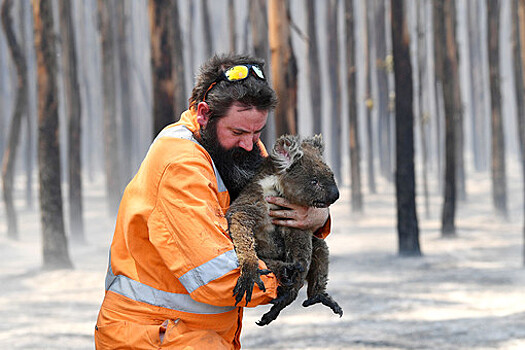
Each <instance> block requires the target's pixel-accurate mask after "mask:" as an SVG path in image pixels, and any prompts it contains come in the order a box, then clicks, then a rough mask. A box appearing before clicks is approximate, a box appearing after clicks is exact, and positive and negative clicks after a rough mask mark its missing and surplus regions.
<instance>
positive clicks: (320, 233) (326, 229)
mask: <svg viewBox="0 0 525 350" xmlns="http://www.w3.org/2000/svg"><path fill="white" fill-rule="evenodd" d="M331 228H332V218H331V217H330V216H329V217H328V220H326V223H325V224H324V226H323V227H321V228H320V229H318V230H317V231H315V232H314V235H315V236H316V237H317V238H322V239H325V238H326V237H328V235H329V234H330V231H331Z"/></svg>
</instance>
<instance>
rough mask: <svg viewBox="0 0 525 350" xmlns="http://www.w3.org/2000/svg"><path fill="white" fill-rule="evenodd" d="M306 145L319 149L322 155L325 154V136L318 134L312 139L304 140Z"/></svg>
mask: <svg viewBox="0 0 525 350" xmlns="http://www.w3.org/2000/svg"><path fill="white" fill-rule="evenodd" d="M303 142H304V143H307V144H309V145H311V146H313V147H314V148H317V149H318V150H319V152H320V153H321V154H323V152H324V142H323V136H321V134H317V135H315V136H312V137H307V138H305V139H304V140H303Z"/></svg>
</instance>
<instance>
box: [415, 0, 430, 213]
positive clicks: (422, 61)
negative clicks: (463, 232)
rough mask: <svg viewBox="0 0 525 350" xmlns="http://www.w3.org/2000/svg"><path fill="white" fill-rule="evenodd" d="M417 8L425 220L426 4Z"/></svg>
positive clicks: (419, 111) (426, 116)
mask: <svg viewBox="0 0 525 350" xmlns="http://www.w3.org/2000/svg"><path fill="white" fill-rule="evenodd" d="M416 7H417V10H416V12H417V16H418V18H417V62H418V64H417V67H418V81H419V85H418V92H417V94H418V99H419V110H418V113H419V132H420V139H421V163H422V164H421V167H422V173H423V174H422V178H423V195H424V198H425V216H426V218H427V219H429V218H430V198H429V191H428V134H427V124H428V121H429V111H428V110H427V108H428V107H427V106H426V104H425V103H424V102H425V94H424V91H425V89H424V84H425V82H426V78H425V77H426V72H427V64H426V57H427V55H426V54H427V46H426V39H425V35H426V29H425V27H426V23H427V16H426V2H422V1H418V2H417V3H416Z"/></svg>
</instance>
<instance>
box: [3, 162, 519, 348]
mask: <svg viewBox="0 0 525 350" xmlns="http://www.w3.org/2000/svg"><path fill="white" fill-rule="evenodd" d="M514 170H515V171H512V169H511V170H510V171H509V174H510V175H509V183H508V190H509V208H510V215H509V218H508V219H506V220H504V219H501V218H498V217H497V216H495V215H494V214H493V211H492V205H491V203H492V200H491V198H492V197H491V193H490V189H491V186H490V181H489V179H488V178H487V176H486V174H474V175H472V176H471V177H470V178H469V182H468V187H467V190H468V201H467V202H464V203H459V205H458V210H457V227H458V229H457V237H456V238H452V239H444V238H441V235H440V220H439V217H440V213H441V209H440V207H441V198H440V196H439V195H438V193H437V192H438V191H437V190H435V191H433V193H434V192H435V193H434V194H433V195H432V196H431V198H430V211H431V215H430V218H426V216H425V214H424V210H423V198H422V197H418V206H419V209H420V210H419V225H420V230H421V232H420V242H421V248H422V252H423V256H422V257H410V258H402V257H399V256H398V255H397V234H396V228H395V227H396V211H395V197H394V189H393V188H392V186H391V185H386V184H381V183H380V186H379V189H378V193H379V194H366V195H365V212H364V214H352V213H351V211H350V202H349V190H348V189H347V188H344V189H343V190H342V197H341V199H340V200H339V201H338V202H337V203H336V204H335V205H334V206H333V208H332V217H333V230H332V234H331V235H330V236H329V237H328V238H327V243H328V245H329V247H330V252H331V265H330V281H329V284H328V291H329V292H330V293H331V294H332V296H333V297H334V298H335V299H336V300H337V301H338V302H339V303H340V305H341V306H342V307H343V309H344V315H343V317H342V318H339V317H338V316H336V315H334V314H332V312H331V311H330V310H329V309H327V308H325V307H323V306H320V305H315V306H312V307H310V308H303V307H302V306H301V305H300V304H301V301H302V300H304V299H305V294H304V291H301V294H300V295H299V300H298V301H296V302H295V303H294V304H292V305H291V306H290V307H288V308H287V309H285V310H283V312H282V313H281V315H280V316H279V317H278V319H277V320H276V321H274V322H273V323H272V324H270V325H269V326H266V327H259V326H257V325H256V324H255V322H256V321H257V320H258V319H259V318H260V316H261V315H262V314H263V313H264V312H265V311H267V310H268V307H267V306H262V307H258V308H255V309H246V312H245V318H244V323H243V334H242V339H241V340H242V344H243V348H244V349H439V350H447V349H450V350H452V349H454V350H456V349H506V350H517V349H525V268H524V267H523V256H522V249H523V237H522V224H523V211H522V203H521V201H520V200H521V198H522V196H521V193H522V192H521V191H522V185H521V183H522V182H521V176H520V175H519V174H520V172H519V171H518V170H516V169H514ZM18 192H19V193H18V197H22V191H21V190H19V191H18ZM85 193H86V199H85V207H86V218H85V220H86V229H87V235H86V236H87V241H88V242H87V244H84V245H82V244H78V243H71V244H70V253H71V257H72V259H73V261H74V265H75V269H74V270H60V271H42V270H41V238H40V221H39V218H38V215H37V213H35V211H32V210H24V209H21V212H20V217H19V223H20V227H21V234H20V236H21V237H20V240H19V241H11V240H8V239H7V238H6V237H5V231H6V227H5V226H6V224H5V219H4V217H2V219H1V220H0V232H1V233H2V236H0V319H1V320H2V322H0V349H93V348H94V345H93V331H94V326H95V320H96V317H97V312H98V308H99V306H100V303H101V301H102V298H103V293H104V291H103V289H104V277H105V272H106V267H107V258H108V247H109V244H110V241H111V236H112V231H113V225H114V219H113V218H106V216H105V214H104V213H105V204H103V203H104V199H103V195H104V191H103V186H102V182H101V181H98V182H95V183H93V184H88V185H86V188H85ZM101 203H102V204H101ZM17 207H19V208H23V207H24V203H23V201H21V200H20V201H19V202H17ZM0 212H1V213H2V215H4V209H3V207H1V205H0Z"/></svg>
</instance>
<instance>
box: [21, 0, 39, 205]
mask: <svg viewBox="0 0 525 350" xmlns="http://www.w3.org/2000/svg"><path fill="white" fill-rule="evenodd" d="M30 6H31V3H30V2H25V1H22V2H20V5H19V27H20V42H21V43H23V44H21V49H22V54H23V55H24V56H25V57H26V62H27V70H26V79H27V107H26V111H27V113H26V116H27V117H26V124H25V130H26V133H25V145H24V146H25V148H24V163H25V171H26V174H25V175H26V177H25V180H26V181H25V183H26V185H25V190H26V191H25V201H26V208H27V209H30V210H32V209H33V205H34V203H33V199H34V195H33V169H34V154H35V150H34V148H33V145H34V143H33V142H34V140H33V138H34V132H33V127H34V123H35V122H34V120H35V119H36V118H35V113H36V108H34V107H35V106H36V98H35V94H34V93H33V91H32V89H31V88H30V87H31V86H34V85H32V79H33V78H34V76H35V74H34V71H33V67H34V66H33V62H32V59H31V58H30V56H31V54H32V52H33V51H32V50H33V49H31V47H34V45H33V37H32V35H31V36H29V35H28V30H27V29H26V27H27V24H28V20H29V21H31V22H30V23H32V22H33V21H32V19H31V17H32V12H33V11H32V10H31V7H30ZM28 15H29V16H28ZM30 28H31V29H32V25H31V27H30ZM33 103H35V105H33Z"/></svg>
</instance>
